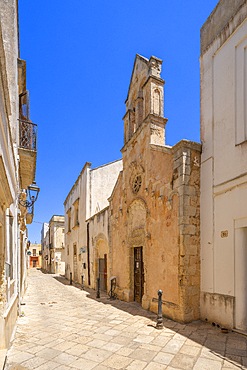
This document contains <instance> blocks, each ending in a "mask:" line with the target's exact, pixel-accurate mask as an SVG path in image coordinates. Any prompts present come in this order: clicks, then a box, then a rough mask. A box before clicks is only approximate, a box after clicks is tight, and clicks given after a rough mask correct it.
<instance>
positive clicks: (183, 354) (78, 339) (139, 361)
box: [5, 269, 247, 370]
mask: <svg viewBox="0 0 247 370" xmlns="http://www.w3.org/2000/svg"><path fill="white" fill-rule="evenodd" d="M21 309H22V317H19V319H18V322H17V329H16V333H15V338H14V340H13V342H12V346H11V347H10V349H9V351H8V353H7V361H6V365H5V369H6V370H23V369H37V370H52V369H57V370H66V369H83V370H88V369H97V370H104V369H128V370H130V369H132V370H141V369H147V370H148V369H152V370H159V369H162V370H163V369H167V370H176V369H189V370H191V369H193V370H229V369H236V370H237V369H238V370H239V369H247V347H246V344H247V338H246V337H245V336H242V335H239V334H236V333H233V332H229V333H222V332H221V330H220V329H219V328H217V327H213V326H211V325H210V324H207V323H202V322H195V323H191V324H187V325H183V324H179V323H175V322H173V321H171V320H165V319H164V329H162V330H157V329H155V324H156V315H155V314H153V313H151V312H148V311H145V310H143V309H141V308H140V307H139V306H138V305H136V304H135V303H125V302H120V301H118V300H116V301H110V300H109V299H108V298H107V297H102V298H100V299H98V300H96V298H95V292H94V291H89V290H88V291H85V290H81V289H80V288H79V286H78V287H76V286H70V285H69V284H68V281H67V280H66V279H64V278H62V277H60V276H55V275H49V274H43V273H42V272H41V271H39V270H36V269H31V270H29V286H28V289H27V292H26V296H25V299H24V301H23V305H22V306H21Z"/></svg>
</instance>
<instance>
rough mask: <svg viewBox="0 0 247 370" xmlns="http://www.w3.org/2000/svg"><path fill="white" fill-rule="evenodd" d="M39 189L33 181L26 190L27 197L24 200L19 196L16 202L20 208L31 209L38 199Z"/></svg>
mask: <svg viewBox="0 0 247 370" xmlns="http://www.w3.org/2000/svg"><path fill="white" fill-rule="evenodd" d="M39 191H40V188H39V187H38V186H37V185H36V182H35V181H34V182H33V183H32V185H29V186H28V188H27V197H26V199H22V198H21V194H20V195H19V198H18V202H19V204H20V205H21V206H23V207H26V208H31V207H33V205H34V203H35V202H36V200H37V199H38V195H39Z"/></svg>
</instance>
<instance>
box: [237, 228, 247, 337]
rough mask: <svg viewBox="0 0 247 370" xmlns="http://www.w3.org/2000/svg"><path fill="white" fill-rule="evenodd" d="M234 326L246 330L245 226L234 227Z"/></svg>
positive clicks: (246, 256)
mask: <svg viewBox="0 0 247 370" xmlns="http://www.w3.org/2000/svg"><path fill="white" fill-rule="evenodd" d="M235 328H236V329H239V330H242V331H245V332H247V227H241V228H238V229H235Z"/></svg>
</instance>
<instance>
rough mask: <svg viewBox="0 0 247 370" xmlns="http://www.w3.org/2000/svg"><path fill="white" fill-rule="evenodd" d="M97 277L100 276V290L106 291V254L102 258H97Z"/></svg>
mask: <svg viewBox="0 0 247 370" xmlns="http://www.w3.org/2000/svg"><path fill="white" fill-rule="evenodd" d="M99 278H100V290H101V291H106V287H107V285H106V284H107V254H105V255H104V258H99Z"/></svg>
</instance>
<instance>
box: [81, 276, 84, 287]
mask: <svg viewBox="0 0 247 370" xmlns="http://www.w3.org/2000/svg"><path fill="white" fill-rule="evenodd" d="M83 278H84V276H83V275H82V276H81V289H82V290H84V282H83Z"/></svg>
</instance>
